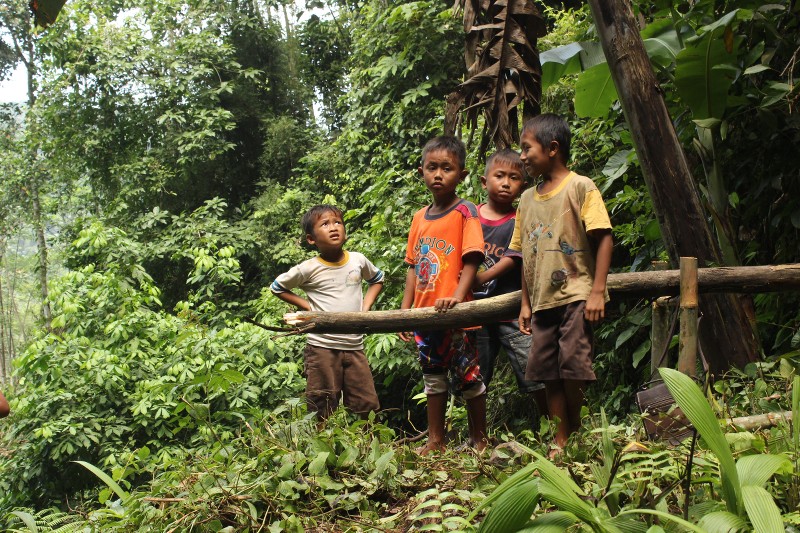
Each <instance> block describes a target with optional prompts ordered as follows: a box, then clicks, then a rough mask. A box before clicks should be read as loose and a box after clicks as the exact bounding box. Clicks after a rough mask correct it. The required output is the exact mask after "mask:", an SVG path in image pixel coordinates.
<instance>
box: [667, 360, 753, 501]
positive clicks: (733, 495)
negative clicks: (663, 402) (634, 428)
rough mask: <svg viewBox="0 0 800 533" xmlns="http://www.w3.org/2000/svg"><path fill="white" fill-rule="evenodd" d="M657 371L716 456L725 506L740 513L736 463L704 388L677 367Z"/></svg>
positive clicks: (740, 499)
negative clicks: (676, 368) (701, 388)
mask: <svg viewBox="0 0 800 533" xmlns="http://www.w3.org/2000/svg"><path fill="white" fill-rule="evenodd" d="M660 373H661V376H662V378H663V379H664V383H666V385H667V388H668V389H669V392H670V393H671V394H672V397H673V398H675V401H676V402H677V404H678V405H679V406H680V408H681V410H682V411H683V413H684V414H685V415H686V417H687V418H688V419H689V420H690V421H691V422H692V424H693V425H694V427H695V428H696V429H697V431H698V432H699V433H700V436H701V437H702V439H703V441H704V442H705V443H706V445H707V446H708V447H709V448H710V449H711V451H712V452H713V453H714V455H716V456H717V460H718V461H719V469H720V477H721V480H722V492H723V495H724V497H725V504H726V505H727V507H728V510H729V511H730V512H732V513H734V514H737V515H738V514H741V513H740V511H741V509H742V495H741V490H740V486H739V474H738V472H737V470H736V463H735V462H734V460H733V454H732V453H731V449H730V447H729V446H728V441H727V440H725V434H724V433H723V432H722V429H721V428H720V427H719V421H718V420H717V417H716V416H714V412H713V411H712V410H711V406H710V405H708V401H706V398H705V396H704V395H703V392H702V391H701V390H700V387H698V386H697V384H696V383H695V382H694V381H692V379H691V378H690V377H689V376H687V375H685V374H682V373H680V372H678V371H677V370H674V369H671V368H664V369H662V370H660Z"/></svg>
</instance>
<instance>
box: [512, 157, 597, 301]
mask: <svg viewBox="0 0 800 533" xmlns="http://www.w3.org/2000/svg"><path fill="white" fill-rule="evenodd" d="M610 228H611V220H610V219H609V217H608V211H606V206H605V204H604V203H603V198H602V196H601V195H600V191H599V190H597V186H596V185H595V184H594V182H593V181H592V180H591V179H589V178H587V177H586V176H579V175H578V174H575V173H574V172H570V174H569V175H568V176H567V177H566V178H564V181H562V182H561V183H560V184H559V185H558V187H556V188H555V189H554V190H552V191H550V192H548V193H546V194H539V193H538V192H537V191H536V188H535V187H534V188H531V189H529V190H527V191H525V192H524V193H523V194H522V197H521V198H520V201H519V208H518V209H517V222H516V225H515V226H514V235H513V236H512V237H511V244H509V246H508V250H507V251H506V255H512V256H513V255H520V256H522V271H523V274H522V275H523V276H524V277H525V283H526V285H527V287H528V295H529V297H530V304H531V309H532V310H533V312H536V311H540V310H542V309H550V308H553V307H558V306H561V305H567V304H569V303H572V302H576V301H580V300H586V299H587V298H588V297H589V294H590V293H591V291H592V284H593V283H594V268H595V255H596V251H595V248H594V247H593V243H592V242H591V239H590V238H589V235H588V233H587V232H589V231H591V230H595V229H610ZM605 297H606V301H608V292H607V291H606V296H605Z"/></svg>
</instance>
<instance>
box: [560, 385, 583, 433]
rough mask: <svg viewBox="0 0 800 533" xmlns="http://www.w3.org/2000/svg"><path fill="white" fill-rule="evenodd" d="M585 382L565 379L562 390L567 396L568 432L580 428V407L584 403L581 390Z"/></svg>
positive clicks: (573, 431)
mask: <svg viewBox="0 0 800 533" xmlns="http://www.w3.org/2000/svg"><path fill="white" fill-rule="evenodd" d="M585 388H586V382H585V381H584V380H578V379H565V380H564V392H565V395H566V398H567V420H568V421H569V432H570V433H575V432H576V431H578V430H579V429H580V428H581V408H582V407H583V403H584V400H585V398H584V394H583V391H584V389H585Z"/></svg>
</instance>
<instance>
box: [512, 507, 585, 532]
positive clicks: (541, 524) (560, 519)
mask: <svg viewBox="0 0 800 533" xmlns="http://www.w3.org/2000/svg"><path fill="white" fill-rule="evenodd" d="M577 521H578V517H577V516H575V515H574V514H572V513H568V512H566V511H552V512H549V513H543V514H540V515H539V516H537V517H536V518H534V519H533V520H532V521H531V522H528V523H527V524H526V525H525V526H524V527H523V528H522V529H520V530H518V531H517V533H563V532H564V531H566V530H568V529H569V528H570V526H572V525H573V524H575V523H576V522H577Z"/></svg>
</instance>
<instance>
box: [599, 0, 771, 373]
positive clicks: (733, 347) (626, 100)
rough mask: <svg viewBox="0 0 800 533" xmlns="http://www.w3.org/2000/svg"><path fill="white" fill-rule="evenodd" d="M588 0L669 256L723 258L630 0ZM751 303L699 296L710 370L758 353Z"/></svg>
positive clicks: (705, 262) (706, 261) (707, 260)
mask: <svg viewBox="0 0 800 533" xmlns="http://www.w3.org/2000/svg"><path fill="white" fill-rule="evenodd" d="M589 6H590V8H591V11H592V17H593V19H594V22H595V28H596V29H597V34H598V36H599V38H600V43H601V44H602V46H603V52H604V53H605V56H606V60H607V61H608V66H609V68H610V70H611V77H612V79H613V80H614V85H615V86H616V88H617V94H619V100H620V104H622V109H623V111H624V113H625V119H626V121H627V122H628V126H629V127H630V131H631V136H632V139H633V145H634V148H636V154H637V155H638V157H639V163H640V164H641V167H642V174H643V175H644V181H645V183H646V184H647V189H648V190H649V191H650V196H651V198H652V200H653V208H654V211H655V213H656V217H657V218H658V223H659V226H660V227H661V233H662V235H663V236H664V244H665V245H666V247H667V251H668V252H669V255H670V258H671V259H672V262H673V263H674V264H676V263H677V261H678V258H679V257H681V256H684V257H697V258H698V260H699V265H700V266H701V267H706V266H710V265H712V264H717V265H719V264H721V263H722V253H721V251H720V246H719V243H718V242H717V240H716V239H715V238H714V237H713V235H712V233H711V227H710V225H709V223H708V219H709V217H708V215H707V214H706V213H705V212H704V211H703V208H702V203H701V200H700V193H699V190H698V186H697V183H696V182H695V180H694V178H693V176H692V172H691V169H690V168H689V165H688V163H687V160H686V157H685V155H684V153H683V149H682V147H681V143H680V140H679V139H678V136H677V134H676V133H675V128H674V126H673V124H672V120H671V118H670V116H669V112H668V111H667V106H666V104H665V103H664V99H663V97H662V94H663V91H662V89H661V87H660V86H659V83H658V80H657V79H656V77H655V74H654V73H653V68H652V66H651V64H650V60H649V58H648V57H647V52H646V51H645V47H644V42H643V41H642V37H641V35H640V33H639V27H638V25H637V22H636V18H635V17H634V14H633V7H632V5H631V2H629V1H627V0H589ZM749 307H751V306H748V305H745V302H742V301H740V298H737V297H736V296H734V295H732V294H711V295H707V296H705V297H703V298H701V299H700V312H701V313H702V315H703V317H704V318H703V324H704V327H703V328H701V332H700V342H701V343H702V346H703V352H704V353H705V355H706V357H707V358H708V362H709V364H710V366H711V371H712V372H713V373H715V374H716V373H719V372H722V371H724V370H725V369H727V368H728V367H729V366H731V365H733V366H737V367H743V366H744V365H746V364H747V363H748V362H750V361H754V360H756V359H757V358H758V341H757V339H756V335H755V330H754V328H753V324H752V323H751V320H750V317H749V316H748V313H747V310H748V308H749Z"/></svg>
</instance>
